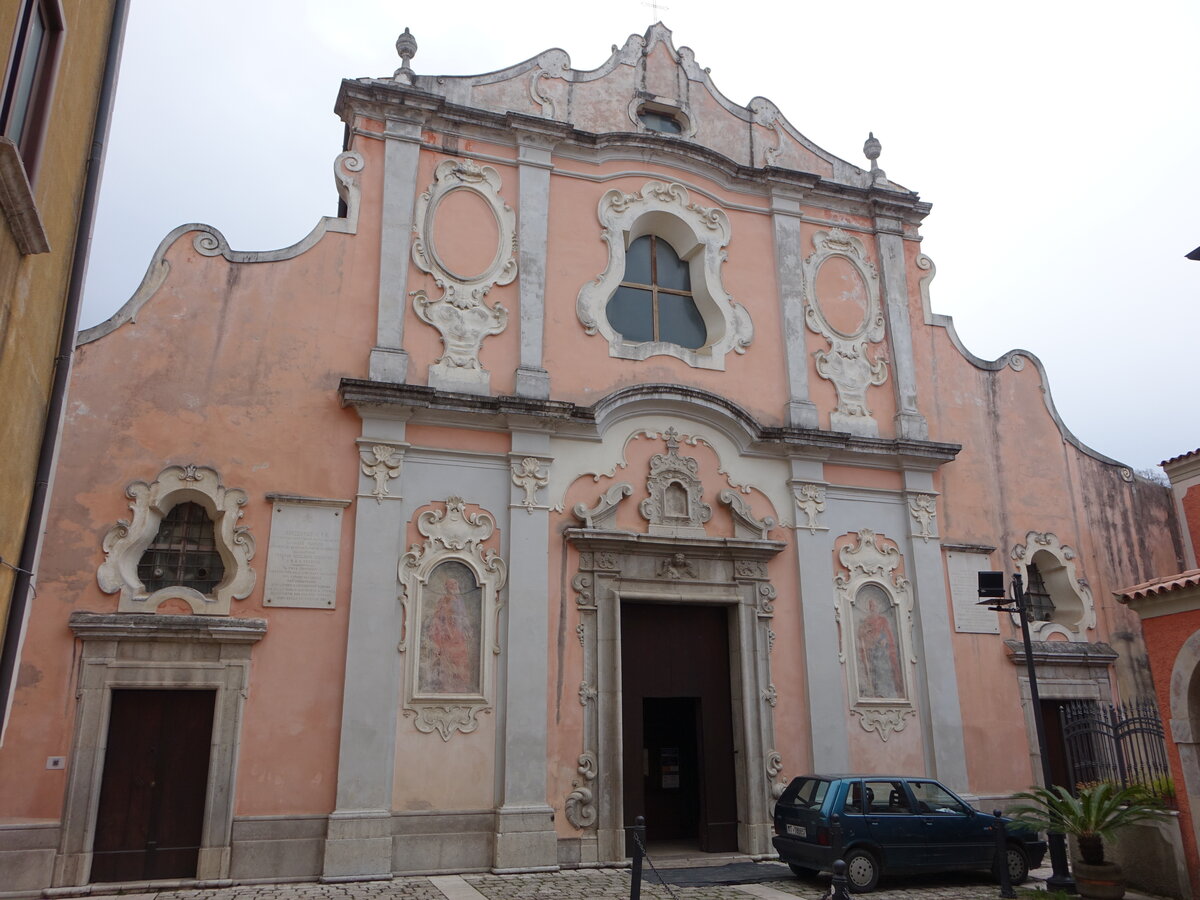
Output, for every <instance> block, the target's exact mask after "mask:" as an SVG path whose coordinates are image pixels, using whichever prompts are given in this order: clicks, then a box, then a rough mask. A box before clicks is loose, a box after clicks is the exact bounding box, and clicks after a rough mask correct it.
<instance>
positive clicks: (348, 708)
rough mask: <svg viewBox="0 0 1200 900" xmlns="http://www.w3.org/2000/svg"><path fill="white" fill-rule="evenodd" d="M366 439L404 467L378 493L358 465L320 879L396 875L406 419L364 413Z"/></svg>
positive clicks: (359, 461)
mask: <svg viewBox="0 0 1200 900" xmlns="http://www.w3.org/2000/svg"><path fill="white" fill-rule="evenodd" d="M363 439H364V441H363V443H366V444H368V445H370V446H385V445H386V446H391V447H393V448H395V453H394V455H393V456H392V457H391V459H396V458H397V457H399V459H400V460H401V473H400V476H399V477H398V478H396V479H394V480H392V481H391V483H390V484H389V486H388V493H387V494H386V495H383V494H382V493H381V492H380V491H379V490H378V488H377V485H376V482H375V479H374V478H373V477H372V476H371V475H370V474H368V473H367V472H366V471H364V469H365V468H367V467H365V466H364V465H363V462H364V460H363V458H362V457H361V455H360V454H359V453H356V454H355V456H354V457H353V464H354V465H355V467H356V468H357V469H358V470H359V490H358V499H357V502H356V504H355V519H354V536H355V540H354V573H353V577H352V579H351V582H350V623H349V633H348V635H347V639H346V674H345V692H344V694H343V697H342V730H341V739H340V745H339V751H338V772H337V807H336V809H335V810H334V812H333V814H332V815H331V816H330V817H329V825H328V831H327V835H326V840H325V861H324V865H323V870H322V871H323V875H322V877H323V878H324V879H325V880H335V881H336V880H341V879H361V878H364V877H368V878H369V877H371V876H375V877H379V878H390V877H391V874H392V829H391V808H392V779H393V772H394V770H395V761H396V719H397V715H398V713H399V710H400V655H399V654H398V653H397V652H396V636H397V635H398V634H400V629H401V621H400V615H401V613H400V604H399V603H398V602H397V599H396V598H397V592H398V590H399V586H398V582H397V575H396V565H397V559H398V557H399V548H400V546H401V538H402V534H403V529H404V523H405V522H406V521H407V519H408V511H407V509H406V507H407V506H408V503H407V501H405V500H403V499H402V498H403V494H404V491H403V483H404V475H403V453H404V450H405V448H406V447H407V445H406V444H405V443H404V422H403V421H397V420H392V419H371V418H364V419H363Z"/></svg>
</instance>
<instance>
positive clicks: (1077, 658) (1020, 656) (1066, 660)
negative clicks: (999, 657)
mask: <svg viewBox="0 0 1200 900" xmlns="http://www.w3.org/2000/svg"><path fill="white" fill-rule="evenodd" d="M1031 643H1032V647H1033V661H1034V663H1035V664H1036V665H1039V666H1046V665H1055V666H1111V665H1112V664H1113V663H1114V662H1116V661H1117V659H1118V658H1119V657H1120V654H1119V653H1117V651H1116V650H1114V649H1113V648H1112V647H1110V646H1109V645H1108V644H1103V643H1094V644H1089V643H1084V642H1079V641H1033V642H1031ZM1004 646H1005V647H1006V648H1007V649H1008V653H1009V662H1011V663H1012V664H1013V665H1017V666H1023V665H1025V645H1024V644H1023V643H1022V642H1021V641H1011V640H1009V641H1005V642H1004Z"/></svg>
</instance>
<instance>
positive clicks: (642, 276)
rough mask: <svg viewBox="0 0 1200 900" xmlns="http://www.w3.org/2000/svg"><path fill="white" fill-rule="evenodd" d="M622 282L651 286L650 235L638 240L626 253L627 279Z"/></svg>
mask: <svg viewBox="0 0 1200 900" xmlns="http://www.w3.org/2000/svg"><path fill="white" fill-rule="evenodd" d="M621 280H622V281H631V282H633V283H634V284H646V285H648V284H650V235H648V234H647V235H645V236H644V237H640V238H638V239H637V240H636V241H634V242H633V243H632V244H630V245H629V249H628V250H626V251H625V277H624V278H622V279H621Z"/></svg>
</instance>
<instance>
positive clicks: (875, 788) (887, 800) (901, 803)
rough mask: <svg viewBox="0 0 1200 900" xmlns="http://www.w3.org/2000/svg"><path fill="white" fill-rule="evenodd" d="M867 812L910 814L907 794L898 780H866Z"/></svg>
mask: <svg viewBox="0 0 1200 900" xmlns="http://www.w3.org/2000/svg"><path fill="white" fill-rule="evenodd" d="M864 784H865V786H866V792H867V794H866V800H867V812H868V813H873V814H876V815H878V814H880V813H883V814H887V813H891V814H893V815H895V814H911V813H912V810H911V809H910V808H909V805H908V795H907V794H905V793H904V786H903V785H902V784H900V782H898V781H867V782H864Z"/></svg>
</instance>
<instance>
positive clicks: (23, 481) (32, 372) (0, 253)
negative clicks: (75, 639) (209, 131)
mask: <svg viewBox="0 0 1200 900" xmlns="http://www.w3.org/2000/svg"><path fill="white" fill-rule="evenodd" d="M114 3H115V0H63V4H62V6H63V16H64V20H65V26H66V27H65V32H64V34H63V38H62V41H63V43H62V52H61V56H60V57H59V60H58V70H57V77H56V80H55V87H54V93H53V96H52V98H51V101H50V110H51V111H50V122H49V126H48V128H47V132H46V137H45V140H44V142H43V144H42V148H41V155H40V159H41V162H40V164H39V167H38V169H39V171H38V173H37V177H36V179H35V181H34V183H33V185H32V187H33V196H34V200H35V202H36V204H37V209H38V213H39V215H40V216H41V220H42V224H43V226H44V228H45V230H46V237H47V240H48V241H49V244H50V252H49V253H36V254H29V255H23V254H22V253H21V252H20V250H19V249H18V247H17V243H16V240H15V238H14V236H13V232H12V230H11V228H10V226H9V223H8V219H7V217H5V216H0V422H3V423H4V426H3V428H2V429H0V558H3V560H4V562H5V563H8V564H9V565H0V638H2V637H3V629H4V626H5V623H6V621H7V618H8V609H9V605H10V603H11V599H12V596H11V595H12V589H13V579H14V576H15V575H16V573H15V572H14V570H13V569H12V568H10V566H15V565H17V563H18V560H19V559H20V556H21V545H22V543H23V542H24V540H25V523H26V521H27V519H28V515H29V505H30V501H31V498H32V494H33V487H34V477H35V474H36V470H37V460H38V450H39V448H40V446H41V442H42V431H43V428H44V426H45V419H46V409H47V404H48V402H49V398H50V389H51V384H52V382H53V378H54V358H55V355H56V354H57V347H58V341H59V335H60V333H61V330H62V320H63V307H64V305H65V303H66V296H67V286H68V284H69V283H70V278H71V259H72V256H73V254H74V250H75V238H76V225H77V222H78V217H79V210H80V205H81V200H82V197H83V190H84V185H85V183H86V179H87V158H88V151H89V149H90V146H91V139H92V129H93V125H94V122H95V118H96V106H97V102H98V97H99V92H100V83H101V80H102V78H103V75H104V64H105V58H106V55H107V52H108V39H109V30H110V28H111V26H112V14H113V6H114ZM23 6H24V4H23V3H15V2H9V3H3V4H0V48H2V49H3V51H4V53H5V59H4V67H3V71H7V70H8V65H9V62H10V58H9V57H10V54H11V53H12V51H13V35H14V32H15V30H16V27H17V22H18V18H19V16H20V13H21V9H22V7H23Z"/></svg>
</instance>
